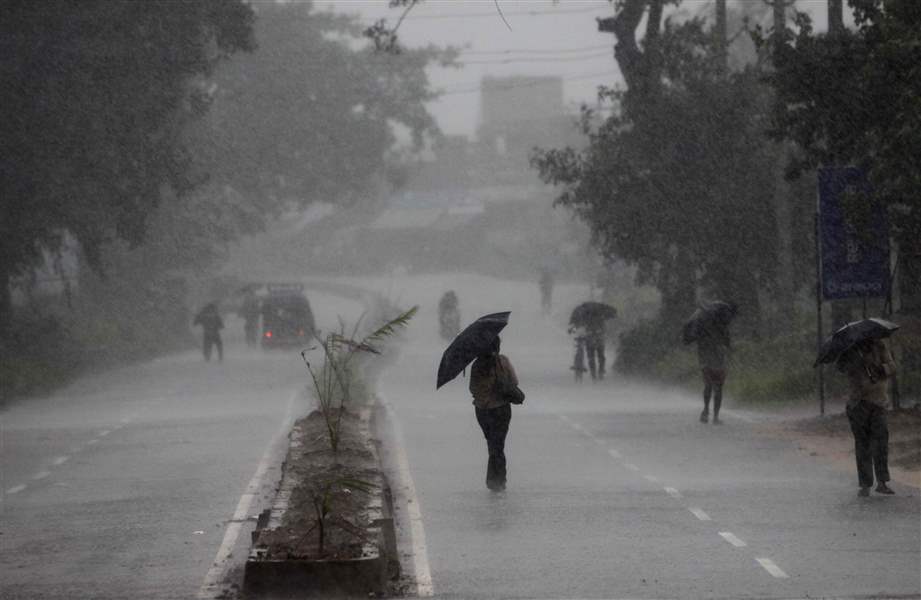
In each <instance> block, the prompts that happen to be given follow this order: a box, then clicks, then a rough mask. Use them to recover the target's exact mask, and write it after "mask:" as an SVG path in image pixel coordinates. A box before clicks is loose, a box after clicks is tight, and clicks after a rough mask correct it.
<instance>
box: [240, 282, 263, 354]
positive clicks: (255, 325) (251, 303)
mask: <svg viewBox="0 0 921 600" xmlns="http://www.w3.org/2000/svg"><path fill="white" fill-rule="evenodd" d="M261 314H262V310H261V309H260V307H259V299H258V298H257V297H256V292H255V291H254V290H253V289H252V288H247V290H246V293H245V294H244V296H243V304H242V305H241V306H240V316H241V317H243V332H244V334H245V335H246V345H247V346H249V347H250V348H255V347H256V342H257V341H258V340H259V335H258V331H257V330H258V329H259V315H261Z"/></svg>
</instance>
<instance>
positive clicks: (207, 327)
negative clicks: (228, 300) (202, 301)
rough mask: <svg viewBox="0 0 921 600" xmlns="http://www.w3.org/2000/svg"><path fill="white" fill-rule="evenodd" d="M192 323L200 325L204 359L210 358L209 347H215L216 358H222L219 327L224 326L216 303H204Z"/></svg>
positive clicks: (222, 345) (222, 351)
mask: <svg viewBox="0 0 921 600" xmlns="http://www.w3.org/2000/svg"><path fill="white" fill-rule="evenodd" d="M192 324H193V325H201V327H202V336H203V339H202V352H203V353H204V355H205V360H206V361H210V360H211V347H212V346H216V347H217V359H218V360H219V361H223V360H224V343H223V342H222V341H221V329H223V328H224V321H223V320H222V319H221V313H220V312H218V309H217V304H216V303H214V302H210V303H208V304H206V305H205V307H204V308H202V309H201V312H199V313H198V314H197V315H196V316H195V320H194V321H193V322H192Z"/></svg>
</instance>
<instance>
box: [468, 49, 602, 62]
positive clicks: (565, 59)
mask: <svg viewBox="0 0 921 600" xmlns="http://www.w3.org/2000/svg"><path fill="white" fill-rule="evenodd" d="M602 56H608V57H610V56H611V50H610V49H608V50H606V51H604V52H596V53H594V54H586V55H584V56H566V57H546V58H536V57H535V58H503V59H500V60H462V61H459V62H460V64H461V65H464V66H466V65H507V64H512V63H561V62H576V61H581V60H588V59H591V58H600V57H602Z"/></svg>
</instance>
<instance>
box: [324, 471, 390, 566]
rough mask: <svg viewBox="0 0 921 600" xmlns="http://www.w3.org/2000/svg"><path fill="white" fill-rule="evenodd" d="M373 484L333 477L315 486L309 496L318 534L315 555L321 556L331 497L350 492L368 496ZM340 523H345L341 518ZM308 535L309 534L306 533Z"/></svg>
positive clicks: (331, 503) (330, 507)
mask: <svg viewBox="0 0 921 600" xmlns="http://www.w3.org/2000/svg"><path fill="white" fill-rule="evenodd" d="M375 487H376V486H375V485H374V484H373V483H370V482H367V481H363V480H361V479H354V478H349V477H333V478H329V479H324V480H323V481H322V482H321V484H320V485H318V486H315V487H314V488H312V489H313V493H312V495H311V503H312V504H313V510H314V527H316V529H317V532H318V536H317V537H318V541H317V555H318V556H323V554H324V551H325V548H324V546H325V544H326V526H327V521H328V520H329V518H330V512H331V511H332V508H333V497H334V495H335V494H336V493H337V492H340V493H346V494H351V493H352V490H357V491H359V492H362V493H364V494H370V493H371V492H372V491H373V490H374V489H375ZM338 518H339V520H340V521H345V519H344V518H343V517H341V516H339V517H338ZM308 533H310V532H309V531H308Z"/></svg>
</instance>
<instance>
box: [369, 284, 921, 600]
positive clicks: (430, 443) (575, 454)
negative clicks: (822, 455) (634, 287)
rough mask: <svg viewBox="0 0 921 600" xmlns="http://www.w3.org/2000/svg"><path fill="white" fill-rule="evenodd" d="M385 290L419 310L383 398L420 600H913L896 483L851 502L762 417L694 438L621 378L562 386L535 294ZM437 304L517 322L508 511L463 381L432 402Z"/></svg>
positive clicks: (911, 526)
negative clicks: (489, 472) (762, 427)
mask: <svg viewBox="0 0 921 600" xmlns="http://www.w3.org/2000/svg"><path fill="white" fill-rule="evenodd" d="M380 285H381V286H383V285H384V284H383V283H381V284H380ZM387 285H389V286H390V287H391V288H395V289H399V290H401V294H402V295H403V296H404V297H405V298H415V299H416V300H414V301H418V302H420V303H421V304H422V305H423V309H422V311H421V312H420V314H419V316H418V317H417V323H415V324H414V326H413V328H412V330H411V332H410V334H409V336H408V337H409V340H408V343H407V345H406V347H405V350H404V352H403V354H402V357H401V359H400V362H399V363H398V364H397V365H395V366H394V367H393V368H391V369H390V370H389V371H388V372H387V373H386V375H385V377H384V379H383V381H382V382H381V389H382V391H383V393H384V395H385V397H386V399H387V401H388V403H389V404H390V406H391V407H392V412H393V413H395V414H396V416H397V421H398V423H399V426H400V428H401V429H402V437H403V439H404V444H405V449H406V453H405V454H406V459H407V461H406V462H407V463H408V466H409V471H410V473H411V476H412V480H413V482H414V485H415V493H416V494H415V496H414V497H413V496H412V494H410V498H404V499H403V502H404V503H403V505H402V507H401V511H402V514H401V525H402V529H403V532H402V535H403V536H404V539H411V538H412V532H411V531H409V530H410V527H409V523H410V521H411V519H410V518H409V517H411V516H412V515H413V514H414V511H418V514H420V515H421V524H422V527H421V528H417V529H418V530H419V531H417V535H416V538H415V539H416V546H417V547H416V549H415V551H416V553H417V558H419V557H420V556H421V557H422V558H423V560H421V561H420V560H416V561H415V563H413V561H412V560H411V559H412V557H410V556H407V557H406V559H407V560H406V562H407V564H409V565H410V568H411V565H412V564H415V565H417V566H419V565H421V567H422V570H424V571H426V572H425V573H421V575H420V576H421V577H422V579H423V585H422V586H421V589H420V590H419V591H420V592H421V593H422V594H423V595H426V594H429V593H433V594H434V595H435V596H436V597H449V598H451V597H458V598H460V597H463V598H492V597H527V598H753V597H757V598H804V597H842V596H847V597H853V596H860V597H864V596H874V597H875V596H877V595H878V596H884V597H885V596H897V597H903V596H907V597H918V596H921V569H919V565H921V503H919V497H918V491H917V489H915V488H910V487H906V486H902V485H897V484H896V485H894V487H895V489H896V491H897V492H898V495H897V496H895V497H879V496H875V497H871V498H868V499H860V498H857V497H856V487H855V486H856V483H855V475H854V473H852V472H850V471H847V470H842V469H838V468H834V467H831V466H829V465H827V464H824V463H821V462H819V461H818V460H817V459H813V458H811V457H808V456H804V455H802V454H801V453H797V452H795V450H794V448H793V446H792V444H791V442H790V441H784V440H776V439H772V438H770V437H767V436H765V435H763V434H760V433H758V422H757V420H758V418H759V417H758V416H757V415H751V414H749V413H739V412H732V411H728V412H727V413H726V415H725V419H724V421H725V424H724V425H722V426H713V425H702V424H700V423H698V422H697V420H696V417H697V415H698V413H699V410H700V406H699V404H698V403H699V400H697V399H696V398H691V397H687V396H685V395H682V394H678V393H675V392H670V391H665V390H655V389H652V388H649V387H643V386H637V385H631V384H627V383H625V382H623V381H618V380H617V379H609V380H607V381H605V382H604V383H601V384H597V385H593V384H592V383H591V382H588V381H586V382H585V383H583V384H582V385H576V384H574V383H573V382H572V379H571V376H570V374H569V372H568V371H567V370H566V366H567V365H568V364H570V354H569V346H568V342H567V340H566V337H565V335H564V334H563V332H562V322H563V320H564V318H565V314H564V313H563V312H562V311H558V312H557V314H555V315H554V316H552V317H543V316H541V315H539V314H538V313H537V308H536V305H537V291H536V289H535V288H536V286H533V285H531V286H529V285H524V284H504V283H499V282H496V281H491V280H486V279H484V278H479V277H461V278H457V279H453V280H449V279H446V278H445V279H432V278H426V279H424V280H420V279H413V278H407V279H404V280H400V281H397V282H396V283H395V284H394V283H393V282H389V283H387ZM448 288H453V289H455V290H457V291H458V295H459V296H460V302H461V309H462V313H463V316H464V319H463V321H464V322H468V321H469V320H470V319H472V318H474V317H475V316H477V315H479V314H483V313H487V312H494V311H497V310H504V309H511V310H512V311H513V312H512V322H511V324H510V325H509V327H508V328H507V329H506V332H505V334H504V335H503V351H504V353H506V354H507V355H508V356H509V357H510V358H511V359H512V362H513V363H514V365H515V367H516V369H517V371H518V374H519V377H520V379H521V380H522V387H523V389H524V390H525V391H526V392H527V394H528V398H527V400H526V403H525V405H524V406H522V407H515V409H514V415H513V417H512V423H511V429H510V434H509V439H508V444H507V455H508V460H509V486H508V491H507V492H505V493H503V494H494V493H491V492H489V491H488V490H487V489H486V488H485V485H484V482H483V479H484V475H485V463H486V448H485V443H484V442H483V440H482V434H481V433H480V431H479V429H478V427H477V425H476V423H475V420H474V415H473V408H472V406H471V405H470V399H469V394H468V393H467V391H466V385H467V381H466V380H464V379H460V378H459V380H458V381H456V382H453V383H451V384H449V385H448V386H446V387H445V388H442V390H440V391H438V392H435V391H434V374H435V369H436V367H437V361H438V356H439V354H440V349H441V348H442V347H443V343H442V342H441V341H440V340H439V339H438V338H437V333H436V329H435V319H436V317H435V306H436V304H437V298H438V296H439V295H440V294H441V293H442V292H443V291H444V290H445V289H448ZM557 293H558V295H564V296H567V297H568V298H567V299H568V301H569V302H570V304H568V306H572V304H573V303H574V302H575V301H576V300H578V299H580V298H579V297H578V293H579V290H576V289H568V290H567V289H560V290H558V292H557ZM487 297H491V298H493V299H494V300H492V301H490V300H489V298H487ZM495 299H498V300H495ZM583 299H584V298H583ZM403 491H404V493H405V492H406V490H405V489H404V490H403ZM410 500H411V501H410ZM412 504H415V507H413V506H411V505H412ZM398 512H399V511H398ZM418 533H423V534H424V542H425V544H424V547H422V543H421V540H420V539H419V538H420V536H419V535H418ZM429 578H430V579H429ZM429 580H430V581H431V585H430V586H429V585H428V582H429Z"/></svg>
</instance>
